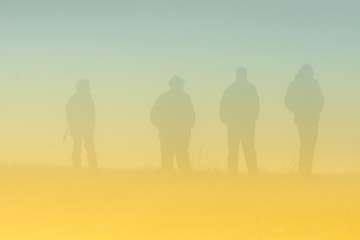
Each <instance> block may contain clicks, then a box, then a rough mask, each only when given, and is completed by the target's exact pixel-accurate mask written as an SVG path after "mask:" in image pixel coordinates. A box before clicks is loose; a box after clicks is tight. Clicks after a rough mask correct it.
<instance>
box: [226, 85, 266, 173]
mask: <svg viewBox="0 0 360 240" xmlns="http://www.w3.org/2000/svg"><path fill="white" fill-rule="evenodd" d="M258 115H259V97H258V94H257V91H256V88H255V86H254V85H253V84H251V83H249V82H248V81H246V80H242V81H236V82H234V83H233V84H232V85H231V86H230V87H228V88H227V89H226V90H225V92H224V95H223V97H222V99H221V103H220V119H221V121H222V122H223V123H225V124H226V125H227V128H228V151H229V154H228V168H229V171H230V172H231V173H235V172H236V171H237V167H238V154H239V145H240V142H241V143H242V147H243V150H244V154H245V159H246V164H247V168H248V170H249V172H252V173H255V172H257V158H256V151H255V139H254V135H255V121H256V119H257V118H258Z"/></svg>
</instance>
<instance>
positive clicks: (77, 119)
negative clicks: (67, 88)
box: [66, 90, 97, 169]
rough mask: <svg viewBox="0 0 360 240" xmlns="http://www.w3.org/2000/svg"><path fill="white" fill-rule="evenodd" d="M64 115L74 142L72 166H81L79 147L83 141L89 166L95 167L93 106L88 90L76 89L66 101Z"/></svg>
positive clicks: (80, 147)
mask: <svg viewBox="0 0 360 240" xmlns="http://www.w3.org/2000/svg"><path fill="white" fill-rule="evenodd" d="M66 115H67V121H68V123H69V125H70V131H71V136H72V138H73V142H74V146H73V153H72V161H73V165H74V168H75V169H79V168H80V167H81V149H82V144H83V143H84V144H85V148H86V151H87V155H88V162H89V166H90V168H92V169H95V168H96V167H97V159H96V158H97V157H96V153H95V146H94V128H95V107H94V101H93V98H92V96H91V94H90V92H88V91H87V90H84V91H81V90H78V91H77V92H76V93H75V94H74V95H73V96H72V97H71V98H70V99H69V101H68V104H67V106H66Z"/></svg>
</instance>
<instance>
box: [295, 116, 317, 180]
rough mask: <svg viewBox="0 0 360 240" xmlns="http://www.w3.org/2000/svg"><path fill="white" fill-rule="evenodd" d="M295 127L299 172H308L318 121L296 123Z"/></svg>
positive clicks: (310, 167) (309, 170) (312, 156)
mask: <svg viewBox="0 0 360 240" xmlns="http://www.w3.org/2000/svg"><path fill="white" fill-rule="evenodd" d="M297 127H298V131H299V137H300V157H299V173H302V174H310V173H311V171H312V165H313V159H314V150H315V145H316V141H317V136H318V121H312V122H301V123H297Z"/></svg>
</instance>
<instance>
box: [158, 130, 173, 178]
mask: <svg viewBox="0 0 360 240" xmlns="http://www.w3.org/2000/svg"><path fill="white" fill-rule="evenodd" d="M160 150H161V164H162V169H163V170H164V171H172V170H173V169H174V154H175V153H174V147H173V140H172V138H171V137H169V136H166V135H165V134H160Z"/></svg>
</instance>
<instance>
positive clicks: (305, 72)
mask: <svg viewBox="0 0 360 240" xmlns="http://www.w3.org/2000/svg"><path fill="white" fill-rule="evenodd" d="M313 77H314V70H313V69H312V67H311V65H310V64H305V65H303V66H302V67H301V68H300V70H299V72H298V73H297V74H296V76H295V80H298V81H304V80H312V79H313Z"/></svg>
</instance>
